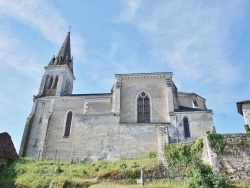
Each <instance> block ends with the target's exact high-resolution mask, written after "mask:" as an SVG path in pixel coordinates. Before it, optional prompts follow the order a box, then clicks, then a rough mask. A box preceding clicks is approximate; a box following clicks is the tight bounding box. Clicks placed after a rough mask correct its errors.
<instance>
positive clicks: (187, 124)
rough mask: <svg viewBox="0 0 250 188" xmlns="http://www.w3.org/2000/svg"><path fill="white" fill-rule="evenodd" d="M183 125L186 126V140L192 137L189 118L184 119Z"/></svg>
mask: <svg viewBox="0 0 250 188" xmlns="http://www.w3.org/2000/svg"><path fill="white" fill-rule="evenodd" d="M183 125H184V136H185V137H186V138H189V137H190V131H189V123H188V118H187V117H184V118H183Z"/></svg>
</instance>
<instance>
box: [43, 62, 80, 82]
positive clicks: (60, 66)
mask: <svg viewBox="0 0 250 188" xmlns="http://www.w3.org/2000/svg"><path fill="white" fill-rule="evenodd" d="M44 69H45V70H47V69H67V71H68V72H69V74H70V75H71V76H72V78H73V80H75V79H76V78H75V76H74V75H73V74H72V72H71V71H70V70H69V67H68V66H67V65H48V66H46V67H44Z"/></svg>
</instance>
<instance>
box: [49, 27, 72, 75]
mask: <svg viewBox="0 0 250 188" xmlns="http://www.w3.org/2000/svg"><path fill="white" fill-rule="evenodd" d="M49 65H68V67H69V69H70V71H71V72H72V73H73V59H72V58H71V48H70V32H68V34H67V36H66V38H65V40H64V42H63V44H62V46H61V49H60V50H59V52H58V55H57V56H56V57H53V58H52V59H51V61H50V63H49Z"/></svg>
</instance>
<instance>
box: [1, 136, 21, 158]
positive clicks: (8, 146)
mask: <svg viewBox="0 0 250 188" xmlns="http://www.w3.org/2000/svg"><path fill="white" fill-rule="evenodd" d="M0 157H5V158H8V159H18V155H17V152H16V149H15V147H14V144H13V142H12V140H11V137H10V135H9V134H8V133H6V132H4V133H0Z"/></svg>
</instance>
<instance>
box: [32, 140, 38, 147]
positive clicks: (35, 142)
mask: <svg viewBox="0 0 250 188" xmlns="http://www.w3.org/2000/svg"><path fill="white" fill-rule="evenodd" d="M37 140H38V139H35V140H34V143H33V147H37V145H36V144H37Z"/></svg>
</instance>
